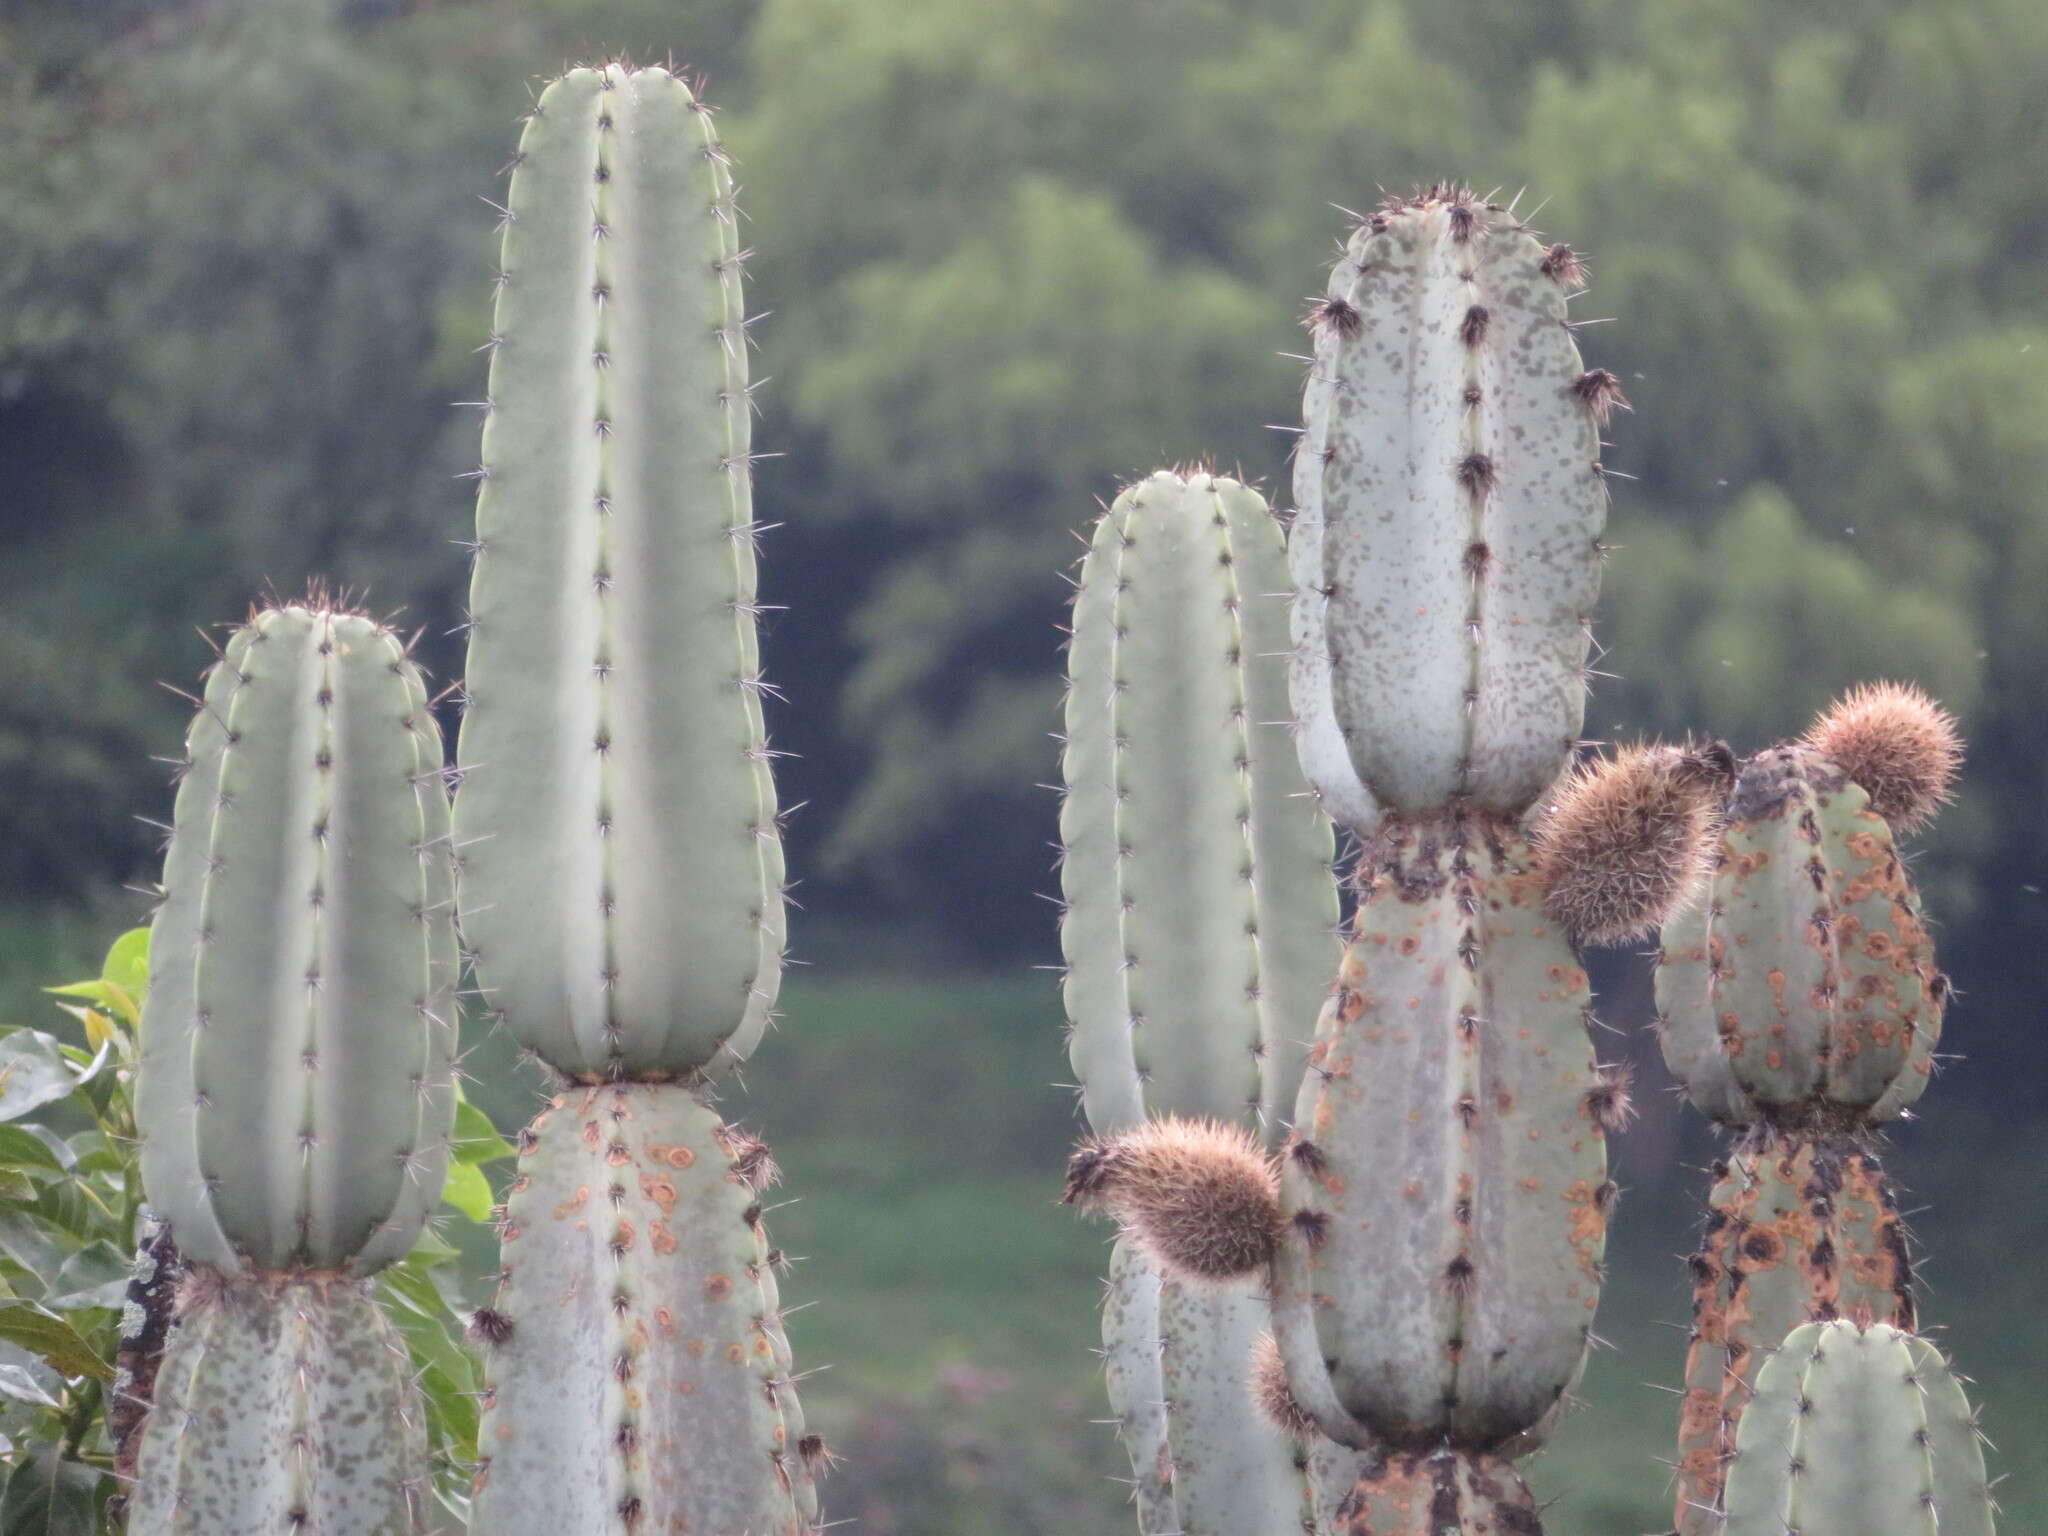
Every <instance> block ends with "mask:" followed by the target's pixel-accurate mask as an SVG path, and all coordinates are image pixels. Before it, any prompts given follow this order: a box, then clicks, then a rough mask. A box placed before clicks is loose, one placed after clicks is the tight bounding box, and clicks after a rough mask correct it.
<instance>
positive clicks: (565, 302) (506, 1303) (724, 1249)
mask: <svg viewBox="0 0 2048 1536" xmlns="http://www.w3.org/2000/svg"><path fill="white" fill-rule="evenodd" d="M506 207H507V215H506V222H505V226H504V245H503V258H502V275H501V278H500V283H499V290H498V302H497V311H496V320H495V324H494V338H493V339H494V350H493V353H492V358H491V376H490V404H489V410H488V413H487V415H486V418H485V424H484V438H483V473H482V474H481V475H480V476H479V492H478V498H477V531H476V540H475V544H474V549H475V566H474V570H473V573H472V578H471V585H470V641H469V659H468V670H467V678H466V694H467V699H466V707H465V710H464V714H463V724H462V735H461V741H460V748H459V754H458V761H459V764H460V767H461V772H462V782H461V787H460V789H459V791H458V793H457V797H456V807H455V819H456V828H457V832H458V834H459V836H460V837H461V839H462V843H463V848H464V859H463V867H462V870H461V878H460V887H459V888H460V905H461V916H462V924H463V932H464V936H465V938H466V939H467V940H468V941H469V943H470V944H471V945H472V947H473V948H474V950H475V963H476V967H477V974H478V978H479V980H480V982H481V984H482V987H483V989H484V993H485V996H486V997H487V998H488V1000H489V1002H490V1005H491V1007H492V1009H493V1011H494V1012H495V1014H496V1015H497V1018H498V1020H499V1022H500V1023H502V1024H503V1025H504V1027H505V1028H506V1029H507V1030H509V1031H510V1032H511V1033H512V1034H513V1035H514V1036H515V1037H516V1038H517V1039H518V1040H519V1041H520V1042H521V1043H522V1044H523V1045H525V1046H527V1047H528V1048H529V1049H531V1050H532V1051H533V1052H534V1053H535V1054H536V1055H537V1056H539V1057H540V1059H541V1060H543V1061H544V1062H546V1063H547V1064H548V1065H549V1066H550V1067H552V1068H554V1069H555V1071H556V1072H558V1073H559V1074H561V1076H562V1078H564V1079H565V1080H566V1081H565V1083H564V1084H563V1087H562V1092H561V1093H560V1095H559V1096H558V1098H557V1099H556V1101H555V1104H554V1106H553V1107H552V1108H550V1109H548V1110H546V1111H544V1112H543V1113H542V1114H541V1116H540V1117H539V1118H538V1119H537V1120H536V1121H535V1122H534V1123H533V1125H532V1126H531V1127H529V1128H528V1130H527V1131H526V1133H525V1134H524V1135H523V1136H522V1138H521V1143H520V1163H519V1173H518V1176H517V1178H516V1179H515V1180H514V1182H513V1185H512V1189H511V1192H510V1195H509V1198H508V1200H507V1203H506V1210H505V1217H504V1224H503V1228H502V1234H501V1235H502V1243H503V1268H502V1271H501V1276H500V1286H499V1291H498V1296H497V1298H496V1300H495V1302H494V1304H493V1305H492V1306H491V1307H490V1308H489V1309H487V1310H486V1311H485V1312H483V1313H480V1314H478V1316H477V1319H476V1321H475V1323H474V1325H473V1328H472V1332H473V1333H474V1334H475V1335H476V1337H477V1338H478V1339H479V1340H480V1341H481V1342H482V1343H483V1344H485V1345H486V1346H487V1353H486V1368H485V1384H486V1394H485V1410H484V1414H483V1421H482V1426H481V1431H480V1445H481V1455H482V1458H483V1463H484V1464H483V1467H482V1469H481V1470H480V1472H479V1475H478V1479H477V1487H476V1496H475V1503H474V1509H475V1517H476V1521H477V1526H478V1529H480V1530H482V1529H488V1530H490V1531H492V1532H496V1533H503V1536H560V1533H562V1532H566V1531H575V1532H579V1533H591V1536H597V1533H604V1532H610V1533H616V1536H646V1533H648V1532H656V1531H662V1532H666V1531H683V1530H688V1531H692V1532H704V1533H707V1536H717V1533H724V1532H732V1533H740V1532H745V1533H748V1536H799V1533H804V1532H810V1531H813V1530H816V1529H817V1528H818V1521H819V1517H818V1507H817V1493H816V1487H815V1476H814V1474H815V1473H816V1472H817V1471H820V1470H822V1469H823V1467H824V1466H825V1465H826V1464H827V1462H828V1460H829V1458H827V1457H826V1456H825V1455H824V1453H823V1448H822V1444H821V1443H820V1442H817V1441H816V1440H815V1438H814V1437H812V1436H811V1435H810V1434H809V1433H808V1431H807V1430H806V1428H805V1425H804V1421H803V1416H802V1410H801V1408H800V1406H799V1405H798V1403H797V1400H796V1389H795V1373H794V1371H793V1369H792V1366H791V1362H790V1355H789V1347H788V1343H787V1340H786V1339H785V1337H784V1333H783V1328H782V1322H781V1310H780V1303H779V1299H778V1294H777V1283H776V1275H775V1264H774V1261H773V1257H772V1250H770V1248H769V1247H768V1245H767V1240H766V1237H765V1235H764V1234H763V1231H762V1227H761V1207H760V1201H759V1199H758V1197H757V1193H756V1186H757V1185H758V1183H759V1182H760V1181H761V1179H762V1178H763V1177H764V1176H765V1173H766V1169H767V1167H768V1165H767V1164H766V1161H765V1151H764V1150H763V1149H761V1148H759V1145H758V1143H755V1142H754V1141H753V1140H752V1139H751V1138H749V1137H745V1136H744V1135H742V1133H740V1132H738V1131H736V1130H734V1129H732V1128H731V1127H727V1126H724V1125H722V1124H721V1122H720V1119H719V1116H718V1115H717V1113H716V1112H715V1111H713V1110H712V1109H711V1108H709V1107H708V1104H707V1095H708V1093H709V1090H710V1087H711V1085H712V1084H713V1083H714V1082H716V1081H717V1080H718V1079H719V1078H721V1077H723V1076H724V1075H725V1074H727V1073H729V1072H730V1071H731V1070H732V1068H733V1067H734V1066H736V1065H737V1064H738V1063H739V1062H741V1061H743V1060H745V1059H746V1057H747V1056H748V1054H749V1053H750V1052H751V1051H752V1050H753V1048H754V1046H755V1045H756V1044H757V1043H758V1041H759V1040H760V1038H761V1034H762V1032H763V1030H765V1029H766V1027H767V1025H768V1021H769V1017H770V1010H771V1008H772V1006H773V1003H774V1000H775V994H776V988H777V983H778V979H779V977H780V974H781V964H782V945H783V893H782V848H781V840H780V834H779V830H778V827H777V821H776V804H775V789H774V784H773V781H772V779H771V777H770V773H769V765H770V760H771V758H772V756H773V753H772V752H771V751H770V749H769V747H768V744H767V737H766V733H765V729H764V725H763V720H762V709H761V706H762V695H763V693H764V692H766V691H767V690H766V685H765V684H764V683H763V682H762V679H761V664H760V654H759V646H758V641H757V637H756V633H755V613H756V606H757V605H756V603H755V585H754V583H755V568H754V536H755V531H756V529H755V524H754V522H753V513H752V509H751V499H750V486H749V471H750V465H751V457H752V456H751V451H750V445H749V436H748V434H749V426H750V407H749V404H748V388H749V386H748V381H747V352H748V343H747V335H746V329H747V328H746V320H745V312H744V310H743V308H742V296H741V277H740V266H741V263H742V260H743V254H742V252H741V250H740V247H739V239H738V231H737V227H736V224H737V214H736V212H735V209H734V205H733V183H732V177H731V174H730V171H729V169H728V164H727V157H726V155H725V152H724V150H723V148H722V147H721V146H720V144H719V141H718V137H717V134H716V133H715V132H714V131H713V129H712V125H711V119H710V114H709V109H708V108H706V107H705V106H704V104H703V103H701V102H699V101H698V100H696V98H695V97H694V96H693V95H692V94H691V92H690V90H689V88H688V87H687V86H686V85H685V84H684V83H683V81H682V80H681V79H679V78H677V77H676V76H674V75H672V74H670V73H669V72H668V71H666V70H662V69H634V68H631V67H629V66H626V65H623V64H607V65H605V66H603V67H602V68H594V69H577V70H572V71H570V72H569V73H568V74H567V75H565V76H564V77H562V78H561V79H560V80H557V81H555V82H554V83H553V84H552V85H550V86H549V87H548V88H547V90H546V91H544V92H543V93H542V95H541V98H540V101H539V103H538V104H537V106H536V107H535V109H534V112H533V115H532V117H531V118H530V119H529V120H528V122H527V125H526V130H525V132H524V134H523V135H522V137H521V140H520V153H519V157H518V159H517V161H516V162H515V168H514V170H513V174H512V185H511V189H510V191H509V193H508V194H507V202H506Z"/></svg>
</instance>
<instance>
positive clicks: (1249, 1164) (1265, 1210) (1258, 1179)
mask: <svg viewBox="0 0 2048 1536" xmlns="http://www.w3.org/2000/svg"><path fill="white" fill-rule="evenodd" d="M1063 1198H1064V1199H1065V1200H1066V1202H1067V1203H1069V1204H1073V1205H1080V1206H1082V1207H1084V1208H1088V1209H1100V1210H1107V1211H1108V1212H1110V1214H1112V1215H1114V1216H1116V1217H1117V1218H1118V1219H1119V1220H1121V1221H1123V1222H1124V1223H1125V1224H1126V1225H1127V1226H1128V1227H1129V1228H1130V1229H1131V1232H1132V1234H1133V1235H1134V1236H1135V1237H1136V1238H1137V1239H1138V1241H1139V1242H1140V1243H1142V1244H1143V1245H1144V1247H1145V1249H1146V1250H1147V1251H1148V1252H1149V1253H1150V1254H1151V1255H1152V1257H1153V1258H1154V1259H1155V1260H1156V1261H1157V1262H1158V1263H1159V1265H1160V1266H1161V1267H1162V1268H1163V1269H1166V1270H1168V1271H1170V1272H1172V1273H1174V1274H1176V1275H1179V1276H1181V1277H1183V1278H1185V1279H1189V1280H1195V1281H1221V1280H1234V1279H1238V1278H1240V1277H1241V1276H1244V1275H1248V1274H1251V1273H1253V1272H1254V1271H1256V1270H1258V1269H1260V1268H1262V1267H1264V1265H1265V1264H1266V1262H1267V1261H1268V1260H1269V1259H1271V1258H1272V1256H1273V1252H1274V1250H1275V1249H1276V1248H1277V1247H1278V1246H1279V1240H1280V1228H1281V1220H1280V1199H1279V1180H1278V1178H1277V1176H1276V1175H1275V1173H1274V1170H1273V1165H1272V1163H1271V1161H1270V1160H1269V1159H1268V1157H1267V1156H1266V1153H1265V1151H1264V1149H1263V1148H1262V1147H1261V1146H1260V1145H1259V1143H1258V1139H1257V1138H1256V1137H1255V1136H1254V1135H1253V1134H1252V1133H1251V1132H1250V1131H1249V1130H1247V1129H1245V1128H1244V1127H1242V1126H1236V1125H1226V1124H1223V1123H1222V1122H1220V1121H1214V1120H1187V1119H1181V1118H1179V1117H1177V1116H1170V1117H1168V1118H1166V1119H1163V1120H1152V1121H1147V1122H1146V1123H1145V1124H1144V1125H1142V1126H1139V1127H1138V1128H1136V1129H1135V1130H1131V1131H1126V1132H1123V1133H1121V1134H1119V1135H1116V1136H1110V1137H1091V1138H1089V1139H1088V1140H1086V1141H1084V1142H1083V1143H1082V1144H1081V1146H1080V1147H1079V1148H1078V1149H1077V1150H1076V1151H1075V1153H1074V1156H1073V1158H1072V1159H1071V1160H1070V1161H1069V1163H1068V1164H1067V1188H1066V1193H1065V1195H1064V1196H1063Z"/></svg>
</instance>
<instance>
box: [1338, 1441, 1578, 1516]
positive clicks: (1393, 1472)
mask: <svg viewBox="0 0 2048 1536" xmlns="http://www.w3.org/2000/svg"><path fill="white" fill-rule="evenodd" d="M1347 1474H1348V1475H1349V1476H1350V1478H1351V1482H1350V1484H1349V1486H1345V1483H1344V1478H1345V1477H1346V1475H1347ZM1308 1475H1309V1485H1310V1488H1311V1489H1312V1493H1311V1499H1312V1502H1313V1506H1314V1519H1315V1524H1314V1526H1313V1531H1314V1536H1445V1533H1447V1532H1448V1533H1451V1536H1541V1532H1542V1529H1543V1526H1542V1523H1541V1521H1540V1519H1539V1518H1538V1515H1537V1512H1536V1500H1535V1497H1534V1495H1532V1494H1531V1493H1530V1491H1529V1488H1528V1485H1527V1484H1526V1483H1524V1482H1523V1481H1522V1477H1521V1474H1520V1473H1518V1472H1517V1471H1516V1470H1515V1469H1514V1466H1513V1464H1512V1463H1510V1462H1508V1461H1506V1460H1505V1459H1503V1458H1501V1457H1499V1456H1490V1455H1484V1454H1475V1453H1473V1452H1470V1451H1466V1450H1463V1449H1455V1448H1452V1447H1450V1446H1445V1447H1442V1448H1440V1449H1436V1450H1431V1451H1391V1450H1388V1449H1385V1448H1384V1447H1381V1448H1376V1449H1373V1450H1370V1451H1354V1450H1347V1449H1344V1448H1341V1447H1334V1446H1327V1445H1324V1446H1317V1447H1315V1448H1313V1449H1312V1450H1311V1451H1310V1454H1309V1472H1308Z"/></svg>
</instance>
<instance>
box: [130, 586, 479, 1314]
mask: <svg viewBox="0 0 2048 1536" xmlns="http://www.w3.org/2000/svg"><path fill="white" fill-rule="evenodd" d="M441 764H442V758H441V736H440V732H439V730H438V729H437V728H436V727H435V724H434V717H433V713H432V711H431V710H430V709H429V708H428V707H427V694H426V688H425V686H424V684H423V683H422V682H421V679H420V676H419V673H418V671H417V669H415V668H414V667H413V665H412V663H411V662H410V661H409V660H407V659H406V656H405V648H404V645H403V644H402V643H401V642H400V640H399V639H398V637H397V636H395V635H393V634H392V633H390V632H389V631H388V630H384V629H381V628H379V627H378V626H377V625H376V624H374V623H372V622H371V621H370V620H368V619H365V618H362V617H360V616H357V615H354V614H344V613H336V612H333V611H331V610H327V609H324V608H318V607H308V606H301V605H296V604H294V605H289V606H286V607H282V608H274V609H269V610H266V611H264V612H262V613H259V614H257V615H255V616H254V617H253V618H252V619H251V620H250V621H249V622H248V623H247V624H246V625H244V626H243V627H242V628H241V629H239V630H237V631H236V633H235V634H234V636H233V637H232V638H231V639H230V640H229V641H228V644H227V647H226V649H225V652H224V654H223V656H222V659H221V661H220V663H219V664H218V665H217V666H215V667H214V668H213V670H212V672H211V673H210V674H209V675H208V677H207V681H206V693H205V699H204V701H203V704H202V707H201V708H200V710H199V712H198V713H197V715H195V717H194V719H193V722H192V727H191V730H190V732H189V733H188V735H187V737H186V766H185V769H184V777H183V780H182V782H181V783H180V785H179V789H178V799H177V807H176V810H175V812H174V815H173V825H172V832H171V842H170V848H169V851H168V853H167V855H166V857H165V860H164V881H163V883H164V892H165V894H164V903H163V906H162V907H161V908H160V909H159V911H158V913H157V916H156V920H155V924H154V926H153V928H152V931H151V940H150V986H149V997H148V1002H147V1004H146V1006H145V1010H144V1017H143V1023H142V1031H141V1037H142V1041H143V1048H142V1056H141V1062H140V1079H139V1082H138V1084H137V1089H136V1119H137V1122H138V1124H139V1126H140V1128H141V1132H142V1138H143V1142H142V1158H143V1178H144V1181H145V1183H146V1186H147V1188H148V1191H149V1199H150V1203H151V1205H152V1206H153V1207H154V1208H155V1210H156V1211H157V1212H158V1213H159V1214H160V1215H162V1216H163V1217H164V1218H165V1219H166V1220H167V1221H169V1223H170V1224H171V1227H172V1229H173V1231H175V1232H176V1234H177V1240H178V1246H179V1248H180V1250H181V1251H182V1252H183V1254H184V1256H185V1257H186V1258H187V1259H188V1260H191V1261H193V1262H197V1263H201V1264H206V1265H210V1266H212V1267H213V1268H215V1269H218V1270H220V1271H222V1272H223V1273H229V1274H249V1273H255V1272H257V1271H283V1270H290V1269H294V1268H311V1269H319V1270H346V1271H347V1272H349V1273H351V1274H363V1275H366V1274H369V1273H372V1272H374V1271H375V1270H377V1269H378V1268H381V1267H382V1266H383V1265H385V1264H388V1263H391V1262H393V1261H394V1260H396V1259H399V1258H401V1257H403V1256H404V1254H405V1253H406V1251H407V1250H408V1249H410V1248H411V1247H412V1245H413V1242H414V1241H415V1240H416V1239H417V1238H418V1236H419V1234H420V1231H421V1228H422V1227H423V1226H424V1225H425V1223H426V1219H427V1215H428V1213H429V1212H430V1211H432V1209H433V1208H434V1206H435V1204H436V1203H437V1202H438V1201H439V1199H440V1194H441V1184H442V1180H443V1177H444V1175H445V1173H446V1169H447V1158H448V1142H449V1135H450V1132H451V1129H452V1127H453V1124H454V1114H455V1103H454V1085H453V1078H452V1074H451V1065H452V1060H453V1051H454V1043H455V1013H454V986H455V975H456V968H457V956H456V947H455V933H454V926H453V914H452V910H451V909H452V902H451V895H452V879H453V876H452V869H453V862H452V856H451V853H450V850H449V843H448V799H447V789H446V786H445V784H444V782H443V779H442V776H441Z"/></svg>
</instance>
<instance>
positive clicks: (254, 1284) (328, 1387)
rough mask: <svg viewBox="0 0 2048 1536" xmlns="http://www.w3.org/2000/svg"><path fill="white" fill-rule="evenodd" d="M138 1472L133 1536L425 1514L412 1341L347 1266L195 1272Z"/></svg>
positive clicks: (400, 1521)
mask: <svg viewBox="0 0 2048 1536" xmlns="http://www.w3.org/2000/svg"><path fill="white" fill-rule="evenodd" d="M179 1300H180V1306H179V1317H178V1322H177V1326H176V1328H175V1329H174V1330H173V1332H172V1334H171V1340H170V1345H169V1347H168V1348H167V1349H166V1351H165V1353H164V1358H163V1364H162V1367H161V1369H159V1371H158V1372H157V1378H156V1402H155V1404H154V1405H153V1406H152V1408H151V1409H150V1418H149V1425H148V1429H147V1432H146V1433H145V1434H144V1435H143V1438H142V1448H141V1456H140V1461H139V1463H138V1466H137V1470H136V1478H135V1484H134V1489H133V1493H132V1495H131V1500H132V1503H131V1508H130V1512H129V1516H128V1530H129V1531H130V1532H132V1533H134V1536H274V1533H276V1532H279V1531H317V1532H331V1533H337V1536H338V1533H342V1532H347V1533H349V1536H415V1533H418V1532H421V1531H424V1530H425V1529H426V1528H427V1527H426V1523H425V1517H426V1510H425V1506H426V1504H427V1502H428V1500H429V1499H430V1497H431V1494H430V1490H429V1488H428V1478H427V1434H426V1418H425V1415H424V1412H423V1410H422V1407H421V1405H420V1403H419V1401H418V1395H417V1393H416V1391H415V1389H414V1387H413V1384H412V1364H411V1360H410V1357H409V1356H408V1355H407V1354H406V1350H405V1344H404V1342H403V1341H402V1340H401V1339H400V1338H399V1337H398V1335H397V1334H396V1332H394V1331H393V1329H392V1327H391V1325H390V1324H389V1323H388V1322H387V1321H385V1318H384V1314H383V1313H382V1312H380V1311H379V1310H378V1308H377V1302H376V1299H375V1297H374V1296H373V1295H372V1294H371V1293H370V1289H369V1286H368V1284H367V1282H364V1281H361V1280H356V1279H352V1278H350V1277H348V1276H345V1275H335V1274H330V1275H327V1276H314V1275H311V1274H308V1275H305V1276H303V1277H298V1278H294V1277H290V1276H285V1275H276V1274H271V1275H262V1276H258V1277H256V1278H254V1279H239V1278H238V1279H222V1278H220V1277H219V1276H218V1275H217V1273H215V1272H212V1271H201V1272H199V1273H198V1274H196V1275H195V1276H194V1278H193V1279H192V1280H190V1281H188V1282H187V1284H186V1287H185V1291H184V1293H183V1294H182V1295H181V1297H180V1299H179Z"/></svg>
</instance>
